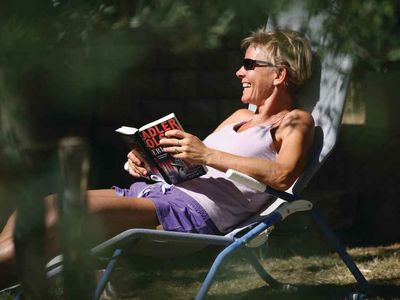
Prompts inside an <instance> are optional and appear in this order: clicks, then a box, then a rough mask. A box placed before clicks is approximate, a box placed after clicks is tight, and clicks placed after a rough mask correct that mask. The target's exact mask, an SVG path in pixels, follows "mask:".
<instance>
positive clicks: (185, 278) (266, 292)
mask: <svg viewBox="0 0 400 300" xmlns="http://www.w3.org/2000/svg"><path fill="white" fill-rule="evenodd" d="M349 253H350V255H351V256H352V257H353V258H354V260H355V262H356V263H357V265H358V266H359V268H360V270H361V271H362V272H363V274H364V275H365V277H366V279H367V280H368V281H369V282H370V284H371V285H372V289H373V291H374V293H375V296H373V297H369V298H368V299H400V244H395V245H391V246H382V247H366V248H353V249H350V250H349ZM195 260H196V261H197V262H201V264H202V266H201V267H198V266H195V265H196V264H195ZM143 262H145V261H142V263H143ZM147 263H150V265H153V267H154V264H156V265H158V268H154V269H152V270H151V271H149V268H148V266H147V268H146V270H141V271H140V269H141V268H138V269H137V270H136V272H135V275H132V274H131V275H127V274H122V273H121V274H120V276H118V277H119V278H118V280H119V282H120V283H121V282H127V283H128V282H129V283H128V284H127V285H122V286H125V287H127V286H129V289H130V292H127V294H126V299H193V298H194V296H195V294H196V292H197V289H198V288H199V286H200V284H201V281H202V280H203V279H204V277H205V275H206V272H207V270H208V265H209V264H210V261H209V260H207V259H205V258H204V257H201V256H195V257H191V258H189V259H188V260H187V261H186V262H185V263H182V262H175V261H173V260H170V261H167V262H163V263H159V262H158V261H154V260H152V262H150V261H148V262H147ZM262 263H263V265H264V266H265V268H267V269H268V270H269V272H270V273H271V274H273V275H274V276H275V277H276V278H277V279H279V280H281V281H283V282H290V283H293V284H296V285H297V286H298V287H299V288H300V289H299V292H298V293H297V294H293V293H289V292H282V291H277V290H273V289H271V288H269V287H267V286H266V285H265V283H264V282H263V281H262V280H261V279H260V278H259V277H258V275H257V274H256V273H255V272H254V270H253V269H252V268H251V267H250V266H249V265H248V264H247V262H246V261H244V260H243V259H242V258H240V257H232V258H230V259H229V262H228V263H227V264H226V265H224V267H223V268H222V269H221V270H220V271H219V273H218V275H217V279H216V282H215V283H214V285H213V286H212V288H211V290H210V292H209V297H208V298H209V299H344V298H345V297H346V296H347V295H348V294H349V293H351V292H355V291H356V290H357V287H356V286H355V285H354V279H353V277H352V275H351V273H350V272H349V271H348V270H347V269H346V267H345V266H344V265H343V264H342V263H341V261H340V259H339V257H338V256H337V255H335V254H327V255H311V256H308V257H303V256H297V255H293V256H290V257H287V256H286V255H285V256H281V257H279V255H278V256H275V257H272V258H269V259H265V258H263V259H262ZM114 282H116V280H115V279H114ZM132 282H135V284H134V285H133V284H132ZM132 288H134V290H135V291H132ZM122 289H124V288H122Z"/></svg>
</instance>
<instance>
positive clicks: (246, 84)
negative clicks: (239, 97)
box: [242, 83, 251, 89]
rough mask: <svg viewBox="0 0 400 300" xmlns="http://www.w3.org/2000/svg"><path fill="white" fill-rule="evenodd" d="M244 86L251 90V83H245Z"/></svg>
mask: <svg viewBox="0 0 400 300" xmlns="http://www.w3.org/2000/svg"><path fill="white" fill-rule="evenodd" d="M242 86H243V88H244V89H247V88H249V87H250V86H251V85H250V83H243V84H242Z"/></svg>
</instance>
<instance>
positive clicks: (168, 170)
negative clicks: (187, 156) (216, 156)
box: [116, 113, 207, 184]
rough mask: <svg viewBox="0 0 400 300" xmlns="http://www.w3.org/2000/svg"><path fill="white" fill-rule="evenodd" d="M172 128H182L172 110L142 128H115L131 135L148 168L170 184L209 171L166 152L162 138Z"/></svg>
mask: <svg viewBox="0 0 400 300" xmlns="http://www.w3.org/2000/svg"><path fill="white" fill-rule="evenodd" d="M172 129H179V130H183V128H182V126H181V124H180V123H179V121H178V119H177V118H176V116H175V114H173V113H171V114H169V115H167V116H165V117H163V118H161V119H158V120H156V121H154V122H151V123H149V124H146V125H144V126H142V127H140V128H139V129H136V128H133V127H126V126H123V127H120V128H119V129H117V130H116V131H117V132H119V133H122V134H124V135H126V136H131V137H132V139H131V142H130V144H131V148H132V149H134V151H135V152H136V153H137V154H138V155H139V156H140V157H141V158H142V160H143V161H145V167H146V169H147V170H148V171H149V172H150V175H157V176H160V177H162V178H164V180H165V181H166V182H168V183H170V184H175V183H179V182H183V181H187V180H190V179H193V178H196V177H199V176H201V175H204V174H205V173H206V172H207V171H206V169H205V167H204V166H201V165H194V164H191V163H189V162H186V161H184V160H182V159H177V158H174V157H173V156H172V155H171V154H169V153H166V152H164V150H163V147H162V146H161V145H160V144H159V141H160V139H161V138H163V137H164V134H165V132H166V131H168V130H172Z"/></svg>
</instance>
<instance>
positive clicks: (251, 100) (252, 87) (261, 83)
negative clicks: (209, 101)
mask: <svg viewBox="0 0 400 300" xmlns="http://www.w3.org/2000/svg"><path fill="white" fill-rule="evenodd" d="M245 58H249V59H253V60H263V61H265V57H264V55H263V52H262V51H261V49H260V48H258V47H254V46H252V45H250V47H248V48H247V50H246V54H245ZM236 76H237V77H238V78H239V79H240V80H241V82H242V86H243V94H242V98H241V100H242V102H243V103H248V104H255V105H257V106H260V105H262V104H264V102H265V100H266V99H267V98H268V97H269V96H270V95H271V93H272V91H273V89H274V85H273V80H274V77H275V68H274V67H271V66H267V65H263V64H260V65H259V64H257V65H255V67H254V69H253V70H246V69H245V68H244V67H243V66H242V67H241V68H240V69H239V70H238V71H237V72H236Z"/></svg>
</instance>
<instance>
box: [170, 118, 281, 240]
mask: <svg viewBox="0 0 400 300" xmlns="http://www.w3.org/2000/svg"><path fill="white" fill-rule="evenodd" d="M241 124H243V122H242V123H239V124H230V125H227V126H224V127H222V128H221V129H220V130H218V131H215V132H213V133H212V134H210V135H209V136H208V137H207V138H206V139H205V140H204V143H205V144H206V145H207V146H208V147H210V148H213V149H217V150H220V151H224V152H228V153H232V154H236V155H240V156H245V157H255V158H262V159H267V160H275V159H276V155H277V153H276V150H275V147H274V142H273V139H272V136H271V127H272V125H270V124H268V125H265V124H262V125H258V126H255V127H251V128H248V129H246V130H244V131H242V132H237V131H236V128H239V126H240V125H241ZM177 186H178V187H179V188H180V189H181V190H183V191H184V192H185V193H187V194H189V195H190V196H191V197H192V198H194V199H195V200H196V201H197V202H198V203H199V204H200V205H201V206H202V207H203V208H204V210H205V211H206V212H207V214H208V215H209V216H210V218H211V220H212V221H213V222H214V223H215V225H216V226H217V228H218V229H219V231H221V232H223V233H224V232H228V231H230V230H231V229H232V228H233V227H234V226H235V225H237V224H239V223H240V222H242V221H244V220H246V219H247V218H248V217H249V216H250V215H252V214H253V213H254V212H256V211H257V210H259V209H260V208H261V207H262V206H263V205H264V204H266V202H267V201H270V202H272V201H273V200H274V198H273V197H272V196H271V195H269V194H267V193H261V192H258V191H256V190H254V189H251V188H248V187H246V186H244V185H242V184H240V183H236V182H234V181H231V180H229V179H227V178H225V173H224V172H220V171H218V170H216V169H214V168H211V167H208V172H207V174H205V175H203V176H201V177H199V178H195V179H192V180H189V181H186V182H183V183H181V184H178V185H177Z"/></svg>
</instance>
